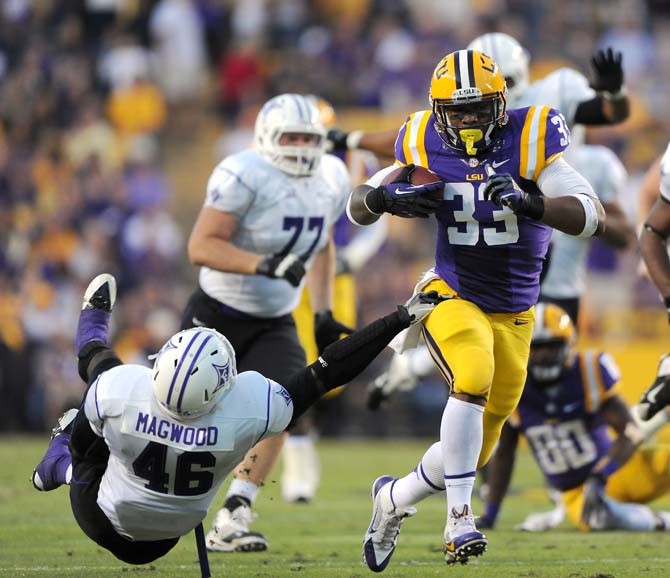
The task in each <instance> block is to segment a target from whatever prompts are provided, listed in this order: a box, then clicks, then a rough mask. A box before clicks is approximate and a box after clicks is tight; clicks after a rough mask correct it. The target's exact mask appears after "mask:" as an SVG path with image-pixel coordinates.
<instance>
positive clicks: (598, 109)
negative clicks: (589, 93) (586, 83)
mask: <svg viewBox="0 0 670 578" xmlns="http://www.w3.org/2000/svg"><path fill="white" fill-rule="evenodd" d="M575 123H577V124H594V125H599V124H611V123H610V121H609V120H607V117H606V116H605V115H604V114H603V97H602V96H595V97H593V98H592V99H591V100H585V101H584V102H580V103H579V105H578V106H577V110H576V111H575Z"/></svg>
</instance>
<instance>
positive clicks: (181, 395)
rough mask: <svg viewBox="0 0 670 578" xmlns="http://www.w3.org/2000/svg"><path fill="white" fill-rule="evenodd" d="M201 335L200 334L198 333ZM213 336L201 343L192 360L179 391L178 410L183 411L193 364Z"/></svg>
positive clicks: (210, 335)
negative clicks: (182, 405) (185, 393)
mask: <svg viewBox="0 0 670 578" xmlns="http://www.w3.org/2000/svg"><path fill="white" fill-rule="evenodd" d="M198 335H200V334H198ZM211 338H212V334H211V333H210V334H209V335H208V336H207V338H206V339H205V340H204V341H203V342H202V343H201V344H200V347H198V351H197V352H196V354H195V355H194V356H193V361H191V366H190V367H189V368H188V371H187V372H186V377H185V378H184V383H182V386H181V391H180V392H179V399H178V400H177V411H181V401H182V399H184V392H185V391H186V386H187V385H188V380H189V379H190V378H191V372H192V371H193V366H194V365H195V363H196V361H198V358H199V357H200V353H201V352H202V350H203V348H204V347H205V345H207V342H208V341H209V340H210V339H211Z"/></svg>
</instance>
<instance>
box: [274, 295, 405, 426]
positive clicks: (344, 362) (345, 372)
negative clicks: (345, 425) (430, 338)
mask: <svg viewBox="0 0 670 578" xmlns="http://www.w3.org/2000/svg"><path fill="white" fill-rule="evenodd" d="M409 325H410V316H409V313H407V310H406V309H405V308H404V307H398V310H397V311H396V312H395V313H391V314H390V315H387V316H386V317H382V318H381V319H377V321H373V322H372V323H370V325H367V326H365V327H364V328H363V329H360V330H358V331H355V332H354V333H352V334H351V335H349V336H348V337H345V338H344V339H341V340H339V341H336V342H335V343H331V344H330V345H329V346H328V347H326V348H325V349H324V350H323V353H322V354H321V356H320V357H319V359H317V360H316V361H315V362H314V363H312V364H311V365H308V366H307V367H306V368H305V369H303V370H301V371H299V372H298V373H296V374H294V375H293V376H292V377H291V378H290V379H289V381H288V383H286V384H284V385H285V387H286V389H287V390H288V392H289V393H290V394H291V398H292V399H293V419H292V420H291V423H293V422H294V421H295V420H296V419H297V418H298V417H300V416H301V415H302V414H303V413H304V412H305V411H306V410H307V409H308V408H309V407H310V406H311V405H312V404H313V403H314V402H316V401H317V400H318V399H319V398H320V397H321V396H322V395H323V394H325V393H326V392H327V391H330V390H331V389H334V388H336V387H339V386H340V385H344V384H345V383H348V382H349V381H351V380H352V379H353V378H354V377H356V376H357V375H358V374H359V373H361V372H362V371H363V370H364V369H365V368H366V367H367V366H368V365H369V364H370V363H371V362H372V360H373V359H374V358H375V357H377V355H379V353H380V352H381V351H382V350H383V349H384V347H386V346H387V345H388V344H389V342H390V341H391V339H393V338H394V337H395V336H396V335H397V334H398V333H400V332H401V331H402V330H403V329H405V328H406V327H409Z"/></svg>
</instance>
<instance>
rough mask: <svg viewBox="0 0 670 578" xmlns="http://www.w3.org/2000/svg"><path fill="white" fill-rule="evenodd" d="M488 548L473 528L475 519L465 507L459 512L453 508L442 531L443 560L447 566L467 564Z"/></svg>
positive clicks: (483, 536)
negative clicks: (457, 563) (458, 563)
mask: <svg viewBox="0 0 670 578" xmlns="http://www.w3.org/2000/svg"><path fill="white" fill-rule="evenodd" d="M487 547H488V540H487V539H486V536H485V535H484V534H482V533H481V532H480V531H479V530H477V527H476V526H475V517H474V516H473V515H472V514H471V513H470V508H469V507H468V506H467V505H464V506H463V510H462V511H461V512H457V511H456V509H455V508H452V509H451V514H450V516H449V519H448V520H447V527H446V528H445V530H444V547H443V551H444V559H445V560H446V562H447V564H449V565H451V564H455V563H456V562H460V563H461V564H467V562H468V560H469V559H470V558H472V557H474V556H481V555H482V554H483V553H484V552H485V551H486V548H487Z"/></svg>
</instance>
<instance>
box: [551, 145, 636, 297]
mask: <svg viewBox="0 0 670 578" xmlns="http://www.w3.org/2000/svg"><path fill="white" fill-rule="evenodd" d="M564 156H565V159H566V160H567V161H568V163H570V165H571V166H572V167H574V169H575V170H576V171H577V172H578V173H579V174H580V175H582V176H583V177H584V178H585V179H586V180H587V181H588V182H589V183H590V184H591V186H592V187H593V190H594V191H595V193H596V195H598V198H599V199H600V202H601V203H603V204H605V203H612V202H616V201H617V199H618V197H619V195H620V194H621V193H622V192H623V190H624V187H625V186H626V180H627V178H628V173H627V172H626V169H625V168H624V166H623V164H621V161H620V160H619V158H618V157H617V156H616V155H615V154H614V153H613V152H612V151H611V150H610V149H608V148H607V147H604V146H599V145H581V146H576V147H572V146H570V147H568V148H567V149H566V151H565V155H564ZM551 245H552V248H551V258H550V260H549V271H548V272H547V276H546V277H545V278H544V280H543V281H542V286H541V293H542V295H546V296H548V297H554V298H556V299H570V298H574V297H579V296H580V295H581V294H582V293H583V292H584V289H585V277H586V256H587V252H588V246H589V238H586V237H575V236H573V235H566V234H565V233H562V232H561V231H557V230H554V231H553V233H552V236H551Z"/></svg>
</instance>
